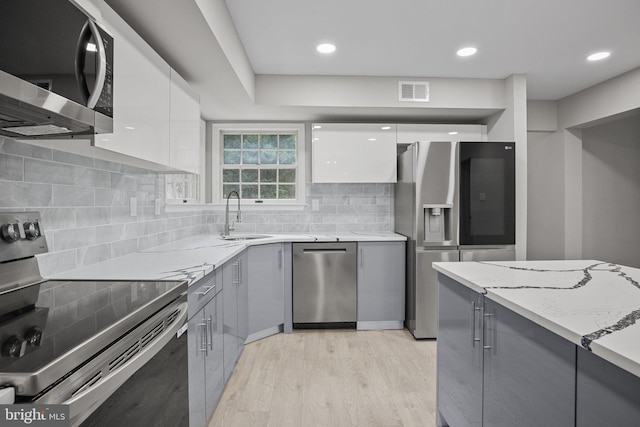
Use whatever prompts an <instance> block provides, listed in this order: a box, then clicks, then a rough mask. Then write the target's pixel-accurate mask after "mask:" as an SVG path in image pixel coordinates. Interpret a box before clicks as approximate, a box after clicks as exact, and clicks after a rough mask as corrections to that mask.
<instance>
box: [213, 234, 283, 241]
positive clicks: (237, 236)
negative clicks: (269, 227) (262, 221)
mask: <svg viewBox="0 0 640 427" xmlns="http://www.w3.org/2000/svg"><path fill="white" fill-rule="evenodd" d="M268 237H271V236H268V235H266V234H230V235H228V236H222V239H223V240H254V239H266V238H268Z"/></svg>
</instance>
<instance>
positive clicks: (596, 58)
mask: <svg viewBox="0 0 640 427" xmlns="http://www.w3.org/2000/svg"><path fill="white" fill-rule="evenodd" d="M609 55H611V52H596V53H592V54H591V55H589V56H587V61H601V60H603V59H605V58H608V57H609Z"/></svg>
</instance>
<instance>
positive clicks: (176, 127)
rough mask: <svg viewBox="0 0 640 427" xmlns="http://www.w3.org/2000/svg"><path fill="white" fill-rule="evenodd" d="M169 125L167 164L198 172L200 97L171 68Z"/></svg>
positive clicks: (186, 170)
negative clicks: (168, 155) (168, 161)
mask: <svg viewBox="0 0 640 427" xmlns="http://www.w3.org/2000/svg"><path fill="white" fill-rule="evenodd" d="M170 127H171V129H170V157H169V160H170V166H171V167H173V168H176V169H180V170H182V171H185V172H192V173H200V101H199V99H198V96H197V95H196V94H194V93H193V91H192V89H191V87H190V86H189V84H188V83H187V82H186V81H185V80H184V79H183V78H182V77H180V75H179V74H178V73H177V72H176V71H175V70H171V121H170Z"/></svg>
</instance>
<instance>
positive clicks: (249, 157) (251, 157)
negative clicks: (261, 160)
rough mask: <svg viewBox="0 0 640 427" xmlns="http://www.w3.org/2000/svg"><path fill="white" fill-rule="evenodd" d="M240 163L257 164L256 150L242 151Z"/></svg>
mask: <svg viewBox="0 0 640 427" xmlns="http://www.w3.org/2000/svg"><path fill="white" fill-rule="evenodd" d="M242 164H243V165H257V164H258V150H251V151H244V150H243V151H242Z"/></svg>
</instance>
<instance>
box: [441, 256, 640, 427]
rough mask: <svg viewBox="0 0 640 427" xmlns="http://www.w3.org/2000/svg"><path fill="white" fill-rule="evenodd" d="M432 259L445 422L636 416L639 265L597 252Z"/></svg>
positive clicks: (639, 404)
mask: <svg viewBox="0 0 640 427" xmlns="http://www.w3.org/2000/svg"><path fill="white" fill-rule="evenodd" d="M434 268H435V269H436V270H437V271H438V272H439V273H440V274H439V279H440V301H439V302H440V311H441V313H442V314H441V317H440V332H439V333H440V334H442V335H439V340H438V412H439V416H438V424H439V425H441V426H444V425H451V426H454V427H455V426H464V425H484V426H498V425H504V426H508V425H523V426H534V425H546V426H553V425H557V426H572V425H576V426H581V427H582V426H602V425H618V426H625V425H629V426H631V425H637V420H638V419H640V397H638V396H640V378H639V377H640V322H638V320H639V319H640V285H639V282H640V270H639V269H636V268H631V267H625V266H620V265H616V264H611V263H608V262H603V261H596V260H574V261H511V262H464V263H435V264H434Z"/></svg>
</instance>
